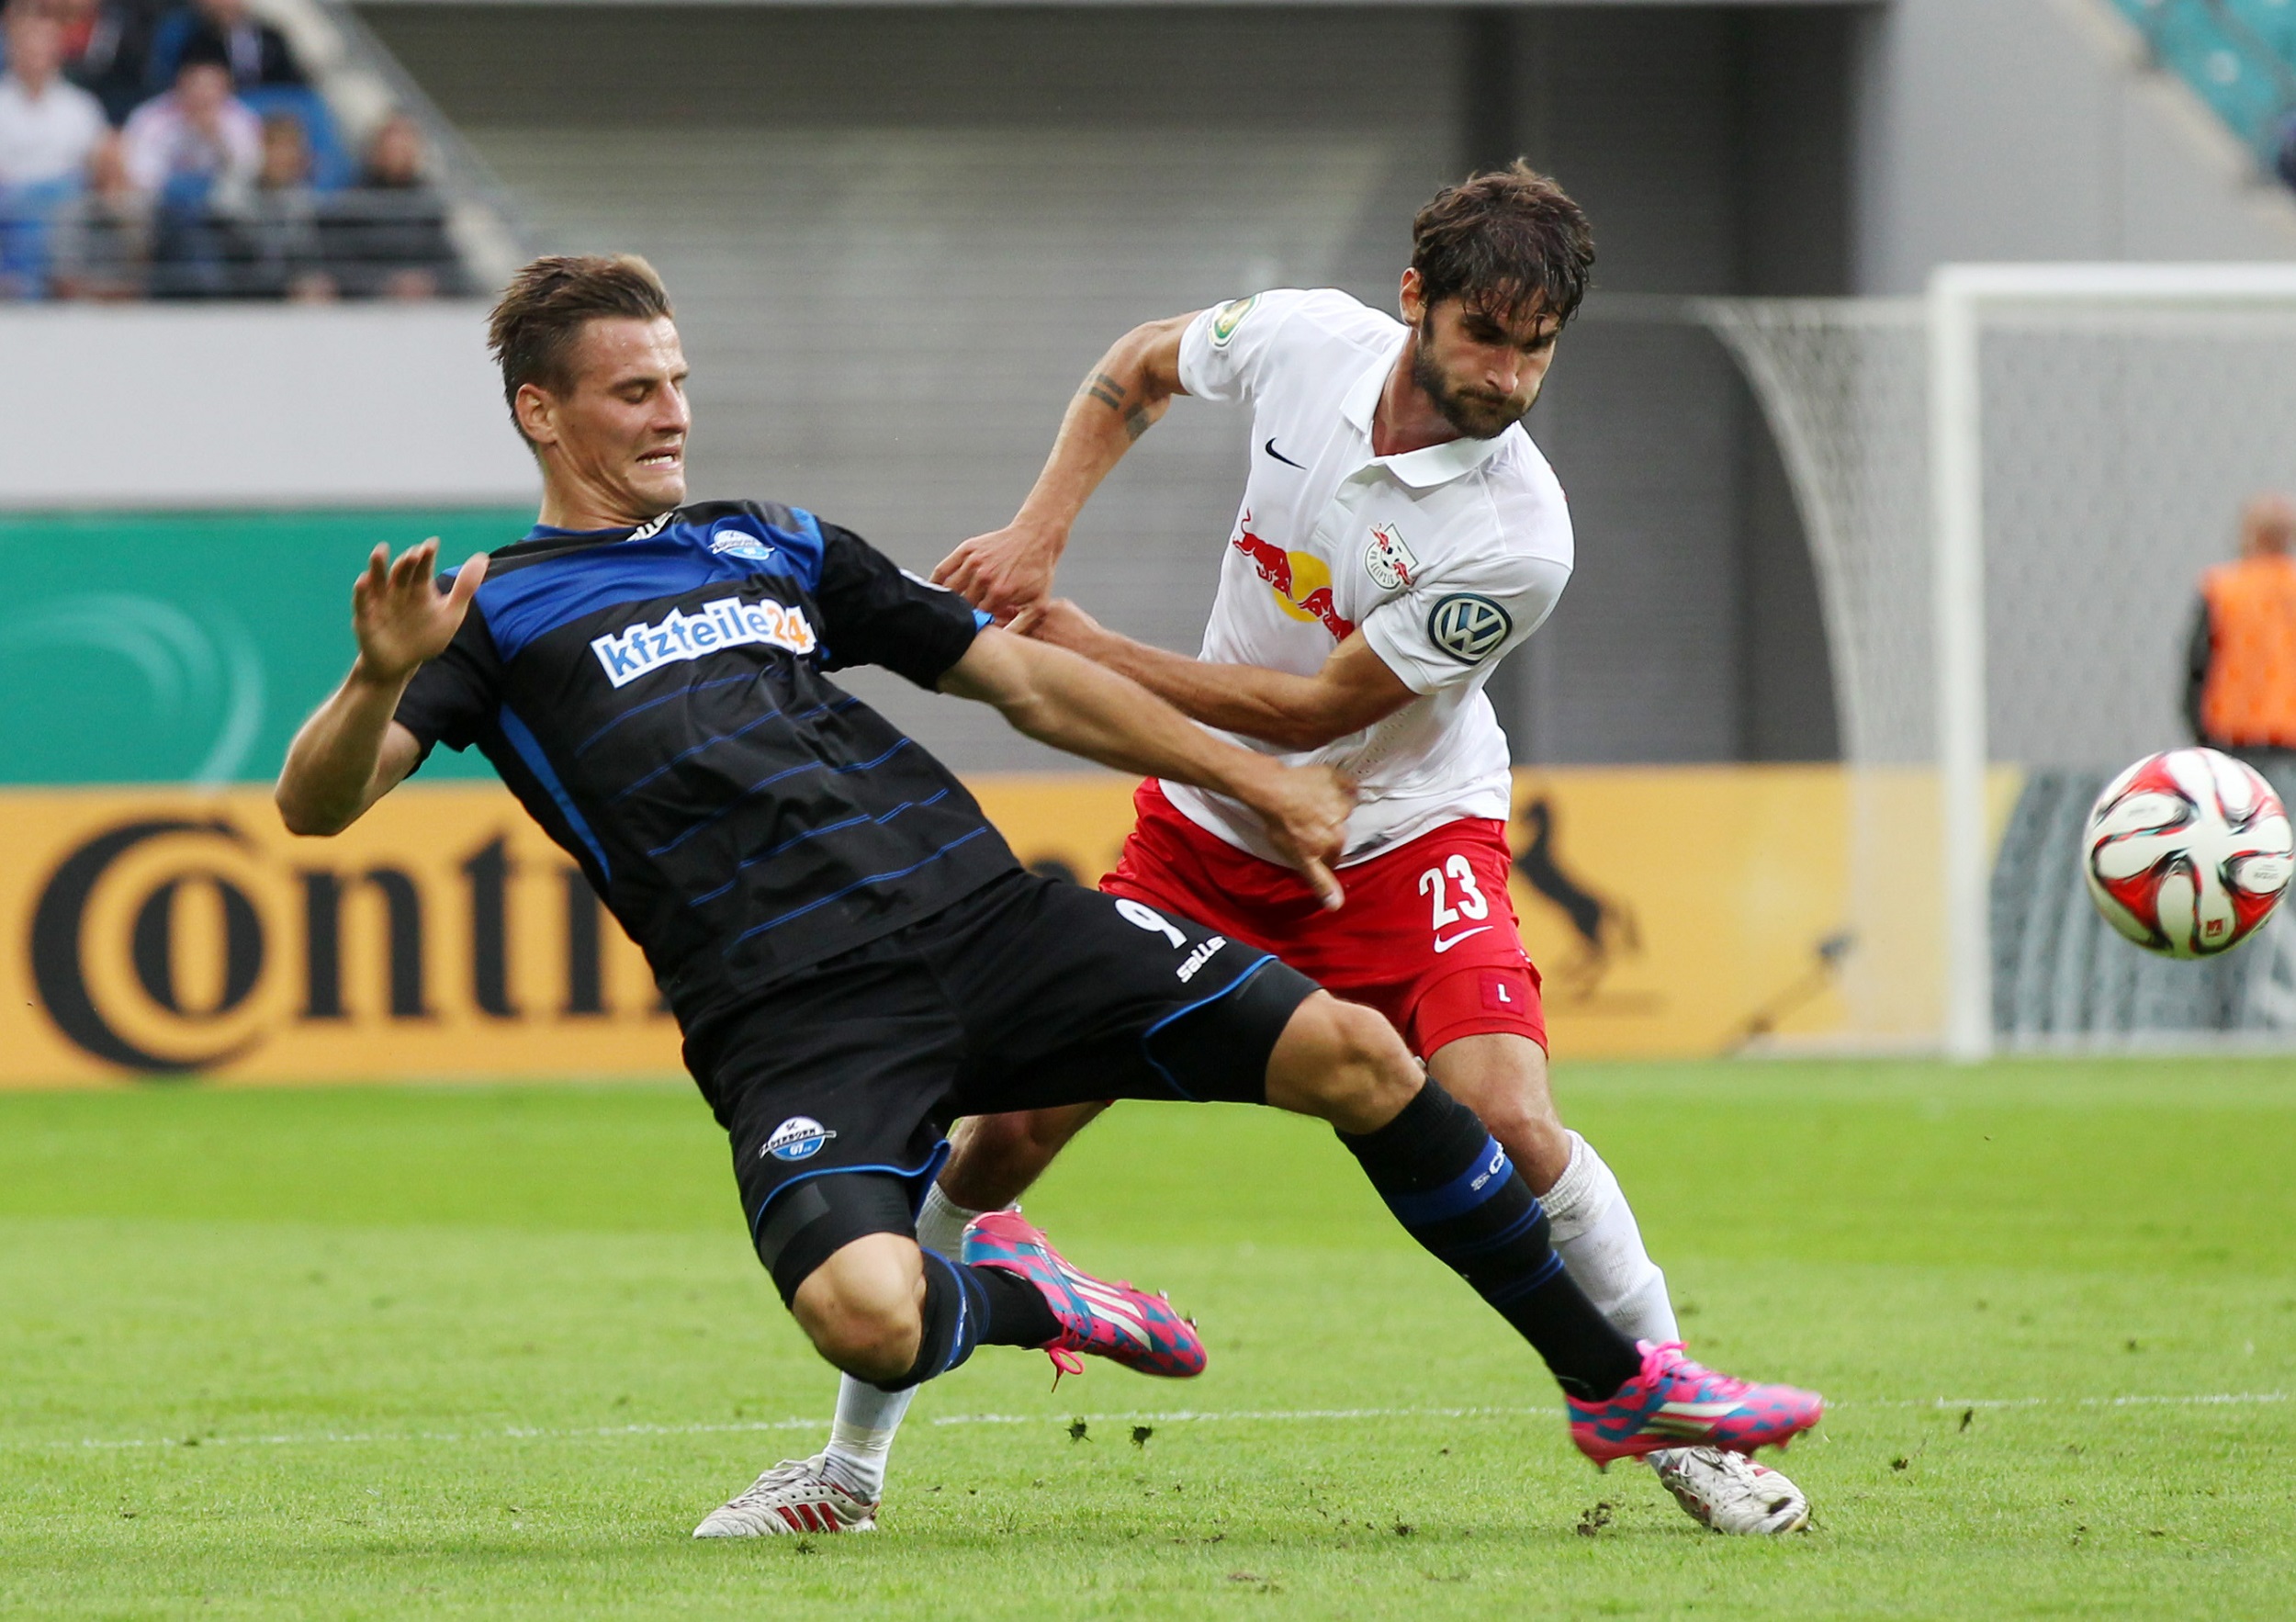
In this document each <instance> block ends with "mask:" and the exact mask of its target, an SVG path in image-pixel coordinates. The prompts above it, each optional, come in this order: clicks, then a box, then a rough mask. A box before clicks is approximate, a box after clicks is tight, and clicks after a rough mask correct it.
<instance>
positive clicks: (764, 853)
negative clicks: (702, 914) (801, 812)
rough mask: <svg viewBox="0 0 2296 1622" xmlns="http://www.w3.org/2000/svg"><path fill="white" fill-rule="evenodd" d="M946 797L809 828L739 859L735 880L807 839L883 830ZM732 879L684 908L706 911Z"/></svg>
mask: <svg viewBox="0 0 2296 1622" xmlns="http://www.w3.org/2000/svg"><path fill="white" fill-rule="evenodd" d="M948 797H949V791H948V790H947V789H942V790H941V791H940V793H938V794H927V795H926V796H925V797H924V798H923V799H921V800H904V801H902V802H901V803H900V804H899V805H895V807H894V808H893V809H892V810H890V811H885V812H882V813H880V814H879V815H877V816H875V817H872V816H871V815H870V814H869V813H868V812H866V811H862V812H859V813H857V814H856V815H854V816H851V817H846V818H845V819H844V820H843V821H841V822H825V823H823V824H822V825H821V826H820V827H819V828H807V829H806V830H805V832H804V833H801V834H796V835H793V836H792V837H791V838H789V839H783V840H782V842H781V843H780V844H778V845H771V846H768V847H767V848H766V849H765V850H760V851H759V852H758V853H757V854H756V855H755V856H745V857H743V858H742V859H741V860H740V861H739V862H736V863H734V873H735V875H736V877H738V876H739V875H740V874H741V873H743V872H744V871H745V870H747V869H748V868H752V867H755V866H757V864H758V863H759V862H771V861H772V860H773V858H775V857H776V856H779V855H780V854H781V853H782V851H784V850H795V849H796V848H797V847H798V846H800V845H802V844H804V843H805V841H806V840H808V839H819V838H820V837H821V836H822V835H824V834H833V833H839V832H842V831H843V830H844V829H846V828H859V827H860V826H861V824H862V823H864V822H873V823H875V824H876V825H877V826H878V827H879V828H883V827H884V825H885V824H886V823H888V822H891V821H892V820H893V819H894V818H895V817H898V816H900V815H901V813H902V812H904V811H921V810H923V809H924V808H925V807H926V806H928V805H940V803H941V801H943V800H945V799H947V798H948ZM734 884H735V880H734V879H727V880H726V882H725V883H724V884H720V885H718V886H717V888H716V889H715V890H708V891H704V892H703V894H701V895H696V896H694V897H693V898H692V900H690V901H688V902H687V903H686V905H687V906H688V907H707V906H708V905H709V904H710V903H711V902H713V901H715V900H717V899H719V898H720V897H721V896H723V895H725V894H726V892H727V891H729V890H731V889H732V888H733V887H734Z"/></svg>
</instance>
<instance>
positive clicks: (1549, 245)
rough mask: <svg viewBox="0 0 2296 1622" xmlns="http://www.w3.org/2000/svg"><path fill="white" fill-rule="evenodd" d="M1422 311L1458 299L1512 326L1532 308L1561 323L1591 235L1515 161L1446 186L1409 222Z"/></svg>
mask: <svg viewBox="0 0 2296 1622" xmlns="http://www.w3.org/2000/svg"><path fill="white" fill-rule="evenodd" d="M1411 264H1412V269H1413V270H1415V271H1417V272H1418V273H1419V280H1420V284H1421V286H1422V287H1424V289H1425V292H1426V298H1427V306H1428V308H1429V309H1431V310H1432V309H1433V308H1434V307H1435V305H1437V304H1440V303H1441V302H1442V301H1443V300H1444V299H1446V298H1459V299H1464V300H1465V301H1466V302H1467V303H1468V304H1469V305H1471V306H1473V307H1474V308H1475V309H1477V310H1481V311H1483V312H1484V313H1486V314H1491V315H1499V316H1504V317H1507V318H1509V319H1518V318H1520V317H1521V316H1523V315H1525V314H1526V313H1528V311H1529V310H1530V308H1531V307H1532V306H1534V305H1536V306H1537V307H1538V308H1539V309H1540V310H1542V311H1543V312H1544V313H1546V314H1549V315H1552V316H1553V317H1555V319H1556V321H1557V322H1558V323H1560V322H1564V321H1569V320H1570V318H1571V317H1572V316H1573V315H1575V314H1576V313H1577V312H1578V309H1579V304H1580V301H1581V299H1583V298H1585V297H1586V291H1587V284H1588V279H1589V277H1590V276H1591V274H1592V273H1593V268H1594V230H1593V227H1592V226H1590V225H1589V224H1588V223H1587V218H1586V214H1585V212H1584V211H1583V210H1582V209H1581V208H1580V207H1579V205H1578V204H1576V203H1574V202H1572V201H1571V200H1570V197H1569V195H1568V194H1567V193H1565V192H1564V191H1563V189H1562V187H1561V186H1558V185H1556V184H1555V182H1554V181H1553V180H1552V179H1550V178H1549V177H1548V176H1547V175H1541V174H1540V173H1539V172H1538V171H1537V170H1536V169H1534V168H1532V167H1531V166H1530V164H1528V163H1525V162H1524V161H1523V160H1522V159H1521V158H1517V159H1515V161H1514V163H1510V164H1508V165H1507V166H1506V167H1505V168H1503V169H1492V170H1489V171H1487V172H1486V173H1483V174H1480V175H1470V176H1469V178H1467V179H1465V180H1462V181H1461V182H1459V184H1458V185H1457V186H1445V187H1444V188H1443V189H1442V190H1441V191H1439V192H1437V193H1435V197H1434V199H1433V200H1432V201H1431V202H1429V203H1428V204H1427V206H1426V207H1425V208H1422V209H1420V210H1419V213H1418V216H1417V217H1416V218H1415V219H1413V220H1412V222H1411Z"/></svg>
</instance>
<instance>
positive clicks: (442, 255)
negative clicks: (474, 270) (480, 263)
mask: <svg viewBox="0 0 2296 1622" xmlns="http://www.w3.org/2000/svg"><path fill="white" fill-rule="evenodd" d="M422 169H423V153H422V131H421V130H418V129H417V128H416V126H415V122H414V120H413V119H412V118H408V117H407V116H406V115H405V114H404V113H394V114H392V115H391V116H390V117H389V118H386V119H384V120H383V122H382V124H381V125H380V126H379V127H378V128H377V130H376V131H375V135H374V138H373V139H372V140H371V141H368V142H367V148H366V165H365V168H364V170H363V171H362V173H361V175H360V180H359V186H358V189H356V190H354V191H348V192H345V193H343V195H342V196H340V197H336V198H335V199H333V206H332V208H331V209H330V211H329V216H328V222H327V226H326V231H327V242H328V248H327V257H328V261H329V264H330V265H332V268H333V270H334V273H335V276H336V279H337V281H339V282H340V283H341V284H342V286H343V291H344V292H346V293H349V294H353V295H355V296H358V297H364V298H441V297H445V296H448V295H452V294H456V293H459V292H461V291H462V290H463V274H462V261H461V259H460V257H459V256H458V255H457V254H456V252H455V245H454V242H453V240H452V239H451V238H450V237H449V236H448V235H447V231H446V199H445V197H442V196H440V194H439V192H438V189H437V188H436V187H435V186H432V184H431V183H430V181H429V180H428V179H427V178H426V177H425V176H424V175H423V172H422Z"/></svg>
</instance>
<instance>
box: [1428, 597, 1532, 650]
mask: <svg viewBox="0 0 2296 1622" xmlns="http://www.w3.org/2000/svg"><path fill="white" fill-rule="evenodd" d="M1513 630H1514V620H1513V619H1511V618H1510V617H1508V614H1507V611H1506V610H1505V609H1503V608H1502V607H1500V606H1499V605H1498V604H1497V603H1493V602H1492V601H1491V599H1490V598H1488V597H1478V596H1476V595H1475V594H1474V593H1473V592H1471V591H1459V592H1455V593H1454V594H1452V595H1451V596H1448V597H1446V598H1444V599H1443V601H1441V602H1440V603H1436V604H1435V608H1434V610H1433V612H1431V613H1430V614H1428V615H1427V635H1428V636H1430V637H1431V638H1433V639H1434V642H1435V646H1436V647H1437V648H1441V649H1443V651H1444V652H1446V653H1447V654H1449V655H1450V656H1451V657H1452V658H1453V659H1461V660H1464V661H1465V662H1466V663H1468V664H1470V665H1472V664H1480V663H1481V662H1482V661H1483V660H1484V659H1487V658H1489V657H1490V655H1491V649H1492V648H1497V647H1498V646H1499V645H1500V644H1501V643H1503V642H1504V641H1505V640H1506V639H1507V636H1508V634H1509V633H1511V632H1512V631H1513Z"/></svg>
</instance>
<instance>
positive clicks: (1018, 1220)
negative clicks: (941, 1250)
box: [962, 1211, 1204, 1383]
mask: <svg viewBox="0 0 2296 1622" xmlns="http://www.w3.org/2000/svg"><path fill="white" fill-rule="evenodd" d="M962 1252H963V1259H964V1260H965V1261H966V1262H968V1263H970V1264H971V1265H973V1266H974V1267H1002V1268H1003V1269H1004V1270H1005V1271H1007V1272H1008V1273H1018V1274H1019V1275H1020V1277H1021V1278H1026V1279H1027V1280H1028V1281H1029V1282H1030V1283H1031V1284H1033V1285H1035V1286H1036V1287H1037V1289H1038V1290H1040V1291H1041V1292H1042V1293H1043V1296H1044V1304H1045V1305H1047V1306H1049V1307H1051V1308H1052V1316H1053V1317H1055V1318H1057V1319H1059V1320H1060V1323H1061V1333H1060V1334H1059V1335H1058V1336H1056V1337H1055V1338H1054V1339H1052V1340H1050V1341H1047V1342H1046V1343H1045V1345H1044V1348H1043V1349H1044V1351H1045V1353H1046V1355H1047V1356H1049V1357H1051V1358H1052V1367H1053V1368H1055V1369H1059V1370H1060V1371H1061V1373H1062V1374H1082V1373H1083V1372H1084V1362H1083V1359H1081V1358H1080V1357H1077V1356H1076V1354H1077V1353H1079V1352H1090V1353H1092V1354H1094V1355H1095V1356H1096V1357H1108V1358H1111V1359H1113V1360H1114V1361H1116V1362H1119V1363H1121V1364H1123V1365H1124V1367H1125V1368H1127V1369H1138V1370H1140V1372H1141V1373H1142V1374H1161V1375H1165V1376H1166V1377H1167V1378H1170V1379H1173V1380H1186V1379H1187V1378H1188V1377H1189V1376H1190V1375H1195V1374H1201V1373H1203V1371H1204V1343H1203V1340H1202V1338H1201V1337H1200V1336H1199V1335H1197V1333H1196V1326H1195V1325H1194V1324H1190V1323H1189V1322H1188V1321H1187V1319H1185V1318H1183V1317H1181V1316H1180V1315H1179V1313H1177V1312H1174V1311H1173V1310H1172V1303H1171V1302H1170V1301H1166V1300H1165V1298H1164V1297H1163V1296H1161V1295H1150V1294H1149V1293H1148V1292H1147V1291H1146V1290H1134V1289H1133V1288H1132V1287H1131V1285H1129V1284H1125V1283H1121V1282H1120V1283H1116V1284H1109V1283H1107V1282H1105V1281H1104V1280H1102V1279H1098V1278H1093V1277H1092V1276H1091V1275H1090V1274H1088V1273H1080V1272H1078V1271H1077V1270H1076V1269H1075V1267H1070V1266H1069V1265H1068V1263H1067V1262H1066V1261H1064V1260H1063V1259H1062V1257H1061V1253H1060V1252H1059V1251H1057V1250H1054V1249H1053V1248H1052V1241H1051V1240H1049V1239H1047V1238H1046V1237H1045V1236H1044V1233H1043V1232H1042V1230H1041V1229H1039V1228H1037V1227H1036V1226H1034V1225H1033V1224H1032V1223H1030V1222H1028V1221H1027V1220H1026V1219H1024V1218H1023V1217H1022V1216H1021V1214H1020V1213H1019V1211H989V1212H987V1213H986V1214H985V1215H982V1216H977V1217H974V1219H973V1220H972V1222H969V1223H967V1224H966V1225H965V1230H964V1245H963V1247H962ZM1053 1379H1054V1380H1055V1382H1056V1383H1057V1381H1058V1380H1059V1376H1058V1375H1055V1376H1054V1377H1053Z"/></svg>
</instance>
